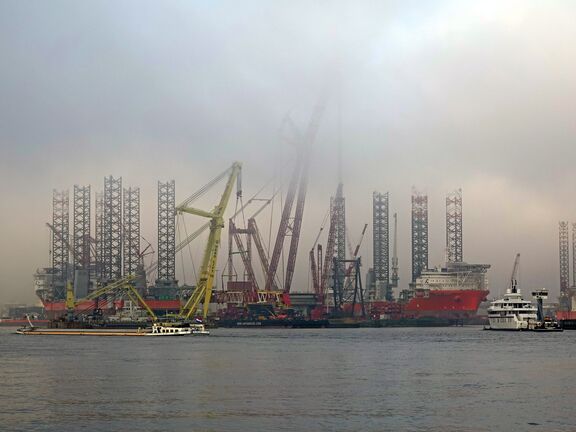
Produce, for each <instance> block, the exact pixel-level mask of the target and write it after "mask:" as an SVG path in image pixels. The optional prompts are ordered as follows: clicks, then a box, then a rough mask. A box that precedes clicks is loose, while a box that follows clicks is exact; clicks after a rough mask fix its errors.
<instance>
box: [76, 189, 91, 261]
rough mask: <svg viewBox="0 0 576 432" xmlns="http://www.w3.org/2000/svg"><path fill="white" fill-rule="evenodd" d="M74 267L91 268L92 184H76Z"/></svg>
mask: <svg viewBox="0 0 576 432" xmlns="http://www.w3.org/2000/svg"><path fill="white" fill-rule="evenodd" d="M73 225H74V268H75V269H77V268H82V269H86V270H89V268H90V186H78V185H74V222H73Z"/></svg>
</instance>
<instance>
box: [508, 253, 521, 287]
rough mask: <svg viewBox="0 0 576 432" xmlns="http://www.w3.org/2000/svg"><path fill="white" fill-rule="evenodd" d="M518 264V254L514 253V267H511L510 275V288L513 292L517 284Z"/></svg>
mask: <svg viewBox="0 0 576 432" xmlns="http://www.w3.org/2000/svg"><path fill="white" fill-rule="evenodd" d="M519 265H520V254H519V253H518V254H516V258H515V259H514V267H512V276H510V290H511V291H512V292H513V293H515V292H516V287H517V286H518V280H517V279H516V277H517V275H518V266H519Z"/></svg>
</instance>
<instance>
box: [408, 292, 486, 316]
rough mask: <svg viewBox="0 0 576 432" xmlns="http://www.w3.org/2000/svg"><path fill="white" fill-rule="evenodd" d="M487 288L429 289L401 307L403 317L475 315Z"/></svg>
mask: <svg viewBox="0 0 576 432" xmlns="http://www.w3.org/2000/svg"><path fill="white" fill-rule="evenodd" d="M488 292H489V291H488V290H430V291H428V292H426V293H422V294H420V295H418V294H419V293H417V295H416V296H415V297H414V298H412V299H410V301H409V302H408V303H407V304H406V305H405V306H404V307H403V308H402V315H403V317H404V318H425V317H434V318H448V319H459V318H469V317H474V316H476V312H477V311H478V307H479V306H480V303H481V302H482V301H484V300H486V296H487V295H488Z"/></svg>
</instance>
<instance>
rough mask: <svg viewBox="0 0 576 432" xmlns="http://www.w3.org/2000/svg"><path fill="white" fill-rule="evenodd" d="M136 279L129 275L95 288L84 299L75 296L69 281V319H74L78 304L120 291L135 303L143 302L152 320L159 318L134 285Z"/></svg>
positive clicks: (67, 290)
mask: <svg viewBox="0 0 576 432" xmlns="http://www.w3.org/2000/svg"><path fill="white" fill-rule="evenodd" d="M135 279H136V276H134V275H128V276H126V277H124V278H122V279H119V280H117V281H115V282H112V283H110V284H108V285H106V286H104V287H102V288H99V289H97V290H94V291H93V292H91V293H90V294H88V295H87V296H86V297H84V298H82V299H76V298H75V296H74V288H73V285H72V282H68V284H67V286H66V312H67V318H68V321H72V319H73V314H74V309H75V308H76V306H78V305H80V304H82V303H85V302H88V301H92V300H97V299H98V298H99V297H102V296H104V295H106V294H109V293H111V292H118V293H122V294H125V295H126V296H128V298H130V300H132V302H134V303H135V304H141V305H142V306H143V307H144V309H146V312H148V314H149V315H150V317H151V318H152V320H153V321H157V319H158V318H157V316H156V314H155V313H154V312H153V311H152V309H150V307H149V306H148V305H147V304H146V302H145V301H144V299H143V298H142V296H141V295H140V293H139V292H138V290H137V289H136V288H135V287H134V285H133V283H132V282H133V281H134V280H135Z"/></svg>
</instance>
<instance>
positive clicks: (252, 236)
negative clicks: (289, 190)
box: [228, 190, 278, 292]
mask: <svg viewBox="0 0 576 432" xmlns="http://www.w3.org/2000/svg"><path fill="white" fill-rule="evenodd" d="M277 194H278V190H276V191H275V192H273V194H272V197H270V198H256V197H254V198H252V199H251V200H250V201H248V203H247V204H246V205H245V206H243V207H242V209H240V210H239V211H237V212H236V213H235V214H234V215H233V216H232V217H231V218H230V220H229V231H228V233H229V238H228V242H229V244H228V272H229V275H228V278H229V280H230V279H231V277H232V271H231V270H232V266H233V264H232V256H233V254H234V252H233V245H232V242H233V241H234V242H235V243H236V247H237V249H238V252H237V253H238V254H240V257H241V258H242V263H243V264H244V268H245V271H246V273H247V276H248V281H249V282H250V283H251V289H252V291H253V292H258V291H259V290H260V288H259V284H258V281H257V280H256V274H255V271H254V267H253V265H252V241H253V242H254V244H255V246H256V249H257V251H258V256H259V258H260V263H261V265H262V270H263V273H264V275H266V272H267V270H268V266H269V263H268V255H267V253H266V251H265V250H264V245H263V242H262V237H261V236H260V231H259V230H258V226H257V225H256V217H257V216H258V215H259V214H260V213H262V211H264V209H265V208H266V207H268V205H270V204H271V203H272V200H273V199H274V198H275V197H276V195H277ZM256 201H261V202H263V203H262V205H261V206H260V208H259V209H258V210H257V211H256V212H255V213H254V214H253V215H252V216H251V217H250V218H249V219H248V223H247V226H246V228H238V227H237V226H236V224H235V223H234V218H235V216H236V215H237V214H238V213H240V212H243V210H244V208H245V207H246V206H247V205H248V204H249V203H251V202H256ZM241 234H244V235H246V237H247V242H246V247H245V246H244V243H243V241H242V238H241V237H240V235H241Z"/></svg>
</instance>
